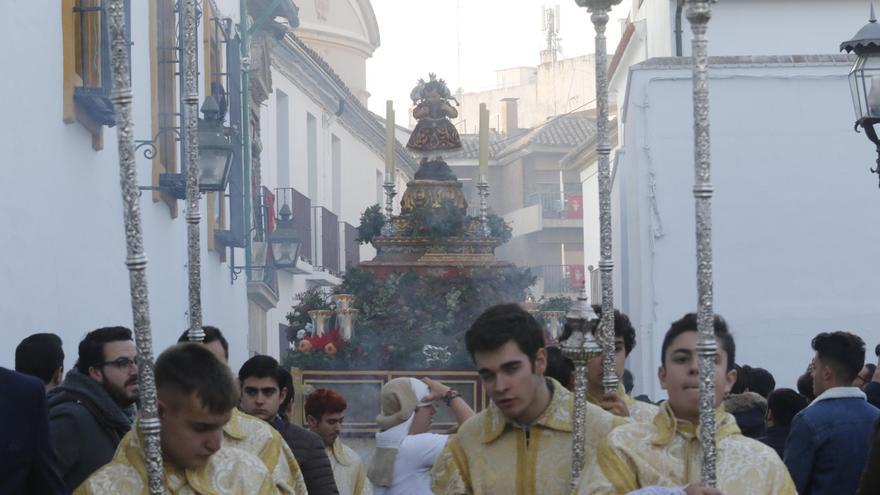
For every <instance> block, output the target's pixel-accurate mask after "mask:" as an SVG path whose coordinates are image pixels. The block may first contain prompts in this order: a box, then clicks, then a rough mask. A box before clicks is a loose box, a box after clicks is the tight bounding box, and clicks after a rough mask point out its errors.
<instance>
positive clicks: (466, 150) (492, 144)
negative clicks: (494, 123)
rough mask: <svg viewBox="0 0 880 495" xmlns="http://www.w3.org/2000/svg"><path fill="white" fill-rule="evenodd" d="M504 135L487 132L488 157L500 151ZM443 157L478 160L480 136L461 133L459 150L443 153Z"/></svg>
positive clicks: (447, 158)
mask: <svg viewBox="0 0 880 495" xmlns="http://www.w3.org/2000/svg"><path fill="white" fill-rule="evenodd" d="M503 141H504V136H502V135H500V134H497V133H494V132H493V133H491V134H489V157H493V156H495V155H497V154H498V152H499V151H501V149H502V146H503V144H504V143H503ZM443 158H444V159H446V160H478V159H479V158H480V136H479V134H462V135H461V150H459V151H457V152H455V153H444V154H443Z"/></svg>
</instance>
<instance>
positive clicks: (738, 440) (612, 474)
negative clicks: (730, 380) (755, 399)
mask: <svg viewBox="0 0 880 495" xmlns="http://www.w3.org/2000/svg"><path fill="white" fill-rule="evenodd" d="M715 418H716V419H715V421H716V436H715V438H716V445H717V448H716V460H715V470H716V476H717V480H718V489H719V490H720V491H721V492H722V493H724V494H725V495H796V494H797V492H796V490H795V487H794V483H793V482H792V480H791V477H790V476H789V474H788V470H787V469H786V468H785V464H783V463H782V460H781V459H779V456H778V455H777V454H776V452H775V451H774V450H773V449H771V448H770V447H768V446H766V445H764V444H763V443H761V442H758V441H757V440H752V439H751V438H747V437H744V436H743V435H742V433H740V430H739V427H737V425H736V420H735V419H734V417H733V416H732V415H730V414H728V413H726V412H724V409H723V407H722V408H719V409H718V411H717V412H716V416H715ZM701 464H702V448H701V446H700V440H699V436H698V428H697V427H695V426H694V425H693V424H691V423H687V422H683V421H678V420H676V419H675V416H674V415H673V413H672V410H671V408H670V407H669V404H668V403H664V404H663V405H662V406H661V407H660V412H659V413H658V414H657V416H656V417H655V418H654V421H653V422H651V423H640V422H633V423H630V424H627V425H624V426H621V427H620V428H617V429H615V430H614V431H613V432H611V434H610V435H608V442H607V444H606V445H604V446H603V447H602V448H601V449H600V451H599V458H598V461H597V462H596V464H594V465H593V466H591V467H590V468H585V469H584V474H583V477H582V478H581V480H580V483H579V484H578V488H577V490H576V492H575V493H576V494H577V495H611V494H615V495H617V494H621V495H623V494H626V493H629V492H630V491H633V490H637V489H639V488H644V487H649V486H662V487H682V486H685V485H688V484H697V483H699V481H700V466H701Z"/></svg>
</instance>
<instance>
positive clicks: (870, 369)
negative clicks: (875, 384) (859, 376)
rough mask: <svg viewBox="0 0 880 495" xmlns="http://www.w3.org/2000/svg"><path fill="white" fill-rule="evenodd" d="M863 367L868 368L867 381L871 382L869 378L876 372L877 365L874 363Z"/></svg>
mask: <svg viewBox="0 0 880 495" xmlns="http://www.w3.org/2000/svg"><path fill="white" fill-rule="evenodd" d="M865 367H866V368H868V376H869V378H868V381H870V380H871V378H870V377H871V376H874V372H876V371H877V365H876V364H874V363H865Z"/></svg>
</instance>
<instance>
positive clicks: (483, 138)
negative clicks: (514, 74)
mask: <svg viewBox="0 0 880 495" xmlns="http://www.w3.org/2000/svg"><path fill="white" fill-rule="evenodd" d="M480 182H482V183H486V182H489V109H488V108H486V104H485V103H480Z"/></svg>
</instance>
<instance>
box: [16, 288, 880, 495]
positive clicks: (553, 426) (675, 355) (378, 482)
mask: <svg viewBox="0 0 880 495" xmlns="http://www.w3.org/2000/svg"><path fill="white" fill-rule="evenodd" d="M595 310H596V311H599V310H600V308H598V307H596V308H595ZM614 322H615V325H614V327H615V364H616V369H617V373H618V380H619V382H620V383H621V385H620V386H619V387H618V390H617V391H616V392H609V393H606V392H605V390H604V388H603V385H602V375H603V369H602V362H601V358H594V359H592V360H591V361H590V362H589V363H588V366H587V369H586V378H587V400H588V404H587V410H586V415H585V430H584V431H585V435H584V438H583V440H582V441H583V445H582V446H581V447H582V449H581V450H582V452H583V458H584V463H583V470H582V473H581V475H580V476H579V477H578V478H577V479H572V474H571V466H572V442H573V441H574V438H573V425H574V421H575V419H574V411H573V401H574V394H573V388H574V382H575V376H574V373H575V368H574V365H573V363H572V362H571V361H570V360H568V359H567V358H566V357H565V356H564V355H563V353H562V352H561V351H560V349H559V348H558V347H554V346H548V345H547V340H546V339H545V332H544V331H543V329H542V327H541V325H540V324H539V323H538V322H537V321H536V320H535V318H534V317H533V316H532V315H531V314H530V313H529V312H528V311H526V310H524V309H523V308H521V307H520V306H519V305H516V304H503V305H498V306H494V307H492V308H489V309H488V310H486V311H485V312H484V313H483V314H481V315H480V316H479V317H478V318H477V319H476V320H475V321H474V322H473V324H472V325H471V327H470V328H469V329H468V331H467V332H466V333H465V345H466V347H467V351H468V352H469V353H470V356H471V358H472V359H473V362H474V365H475V369H476V371H477V373H478V375H479V377H480V380H481V381H482V384H483V386H484V389H485V390H486V393H487V395H488V398H489V399H490V402H489V405H488V407H486V408H484V409H483V410H482V411H480V412H478V413H475V412H474V411H473V409H472V408H471V407H470V405H468V403H467V402H466V401H465V400H464V399H463V398H462V397H461V395H460V394H459V393H458V391H456V390H455V389H454V388H451V387H449V386H448V385H446V384H443V383H441V382H439V381H436V380H432V379H430V378H422V379H416V378H408V377H403V378H395V379H393V380H390V381H388V382H386V383H385V384H384V385H383V386H382V388H381V392H380V395H379V397H377V398H376V400H377V402H378V403H379V405H380V413H379V415H378V417H377V418H376V423H377V425H378V432H377V433H376V435H375V450H374V452H373V453H372V457H371V459H369V462H368V464H369V465H365V463H364V461H363V460H362V459H361V457H360V456H359V455H358V453H357V452H356V451H355V450H354V449H353V448H351V447H350V446H348V445H346V444H345V443H344V442H343V440H342V437H341V432H342V431H343V425H344V421H345V413H346V410H347V409H348V403H347V402H346V399H345V398H344V397H343V396H342V395H340V393H338V392H337V391H334V390H332V389H330V388H318V389H314V390H311V391H310V392H309V393H308V395H307V396H306V397H304V400H303V401H302V402H303V411H304V414H303V424H302V425H298V424H295V422H292V418H293V417H294V415H293V404H294V397H295V394H296V393H297V390H295V389H294V382H293V379H292V377H291V375H290V373H289V372H288V371H287V370H285V369H284V368H283V367H282V366H280V365H279V363H278V362H277V361H276V360H275V359H274V358H272V357H270V356H262V355H257V356H253V357H251V358H250V359H248V360H247V361H246V362H245V363H244V364H243V365H242V366H241V367H240V369H239V370H238V373H237V377H236V376H234V375H233V372H232V371H231V370H230V368H229V366H228V357H229V343H228V342H227V340H226V338H225V337H224V335H223V333H222V332H221V331H220V330H219V329H217V328H216V327H211V326H205V327H203V329H204V332H205V339H204V340H203V341H202V342H199V343H192V342H188V339H187V333H186V332H184V333H183V334H182V335H181V336H180V340H179V342H178V344H177V345H175V346H172V347H170V348H168V349H165V350H164V351H163V352H162V353H161V354H159V356H158V357H157V358H156V361H155V365H154V373H153V377H154V381H155V386H156V390H157V401H156V404H155V405H154V406H155V407H156V410H157V411H158V420H159V423H160V425H161V430H160V450H161V458H162V464H163V467H164V488H165V492H166V493H169V494H274V493H281V494H296V495H301V494H307V493H308V494H313V495H315V494H319V495H324V494H343V495H369V494H376V495H422V494H432V493H433V494H438V495H469V494H473V495H492V494H514V493H516V494H547V495H555V494H576V495H593V494H599V495H601V494H636V495H653V494H669V495H681V494H686V495H698V494H702V495H714V494H727V495H738V494H741V495H788V494H795V493H801V494H810V495H824V494H829V495H831V494H833V495H868V494H877V493H880V431H878V428H880V409H878V407H880V370H878V369H877V366H876V365H875V364H873V363H866V347H865V342H864V341H863V340H862V339H861V338H860V337H859V336H857V335H855V334H852V333H848V332H842V331H836V332H830V333H820V334H819V335H817V336H816V337H815V338H814V339H813V340H812V343H811V344H812V349H813V351H814V357H813V359H812V362H811V363H810V364H809V366H808V367H807V370H806V371H805V373H804V374H803V375H802V376H801V377H800V378H799V379H798V381H797V384H796V387H795V388H796V390H795V389H792V388H776V382H775V380H774V378H773V376H772V374H771V373H770V372H768V371H767V370H765V369H762V368H758V367H752V366H748V365H740V364H737V361H736V343H735V340H734V337H733V335H732V333H731V332H730V331H729V329H728V327H727V323H726V322H725V321H724V320H723V318H721V317H719V316H716V317H715V320H714V334H715V337H716V341H717V348H718V352H717V359H716V362H715V372H714V383H715V407H716V413H715V423H716V434H715V446H716V447H715V453H716V473H715V474H716V478H717V486H716V487H707V486H703V485H701V484H700V473H701V464H702V447H701V443H700V431H699V417H700V407H699V378H698V355H697V340H698V335H697V318H696V315H694V314H688V315H685V316H684V317H682V318H681V319H679V320H677V321H675V322H673V323H672V324H671V325H670V327H669V329H668V331H667V332H666V334H665V336H664V339H663V342H662V346H661V363H662V364H661V366H660V368H659V370H658V375H657V378H658V380H659V383H660V385H661V387H662V388H663V389H664V390H665V391H666V394H667V396H668V398H667V399H666V400H664V401H661V402H660V403H653V402H651V401H650V400H649V399H648V398H647V397H644V396H639V397H633V396H632V395H631V387H632V385H631V383H632V379H631V376H628V372H627V371H626V370H625V363H626V358H627V356H628V355H629V354H630V353H631V352H632V350H633V349H634V348H635V346H636V332H635V329H634V328H633V326H632V324H631V323H630V321H629V319H628V318H627V316H626V315H625V314H623V313H620V312H619V311H615V314H614ZM571 335H572V329H571V328H566V329H565V332H563V335H562V337H561V340H563V341H564V340H565V339H567V338H570V336H571ZM132 337H133V336H132V332H131V330H129V329H127V328H125V327H105V328H99V329H96V330H93V331H91V332H89V333H88V334H87V335H86V336H85V338H83V340H82V341H81V342H80V343H79V348H78V356H77V360H76V364H75V366H74V368H73V369H71V370H69V371H68V372H67V373H66V374H65V373H64V352H63V349H62V342H61V339H60V338H59V337H58V336H57V335H54V334H50V333H38V334H34V335H31V336H29V337H27V338H26V339H24V340H23V341H22V342H21V343H20V344H19V346H18V347H17V348H16V352H15V370H16V371H11V370H8V369H5V368H0V389H2V390H3V391H4V393H3V394H0V425H2V426H0V494H27V495H40V494H53V495H54V494H69V493H73V494H76V495H90V494H96V495H97V494H129V493H131V494H140V493H147V492H148V474H147V471H148V468H147V466H148V463H149V456H148V455H147V453H146V451H147V450H148V449H147V446H146V442H145V438H144V434H143V430H144V429H149V422H145V423H144V424H141V421H142V420H143V419H142V418H141V417H140V416H139V414H138V406H139V401H140V400H144V397H143V394H141V390H140V386H139V382H138V369H139V366H138V353H137V348H136V346H135V344H134V341H133V338H132ZM875 354H878V357H880V346H878V348H877V349H876V350H875ZM299 392H300V393H303V391H302V390H300V391H299ZM141 406H142V404H141ZM441 407H447V408H449V411H450V413H451V416H452V417H454V418H455V422H456V426H455V427H454V428H453V429H452V430H450V431H447V432H445V433H444V434H440V433H435V432H433V431H432V430H433V429H432V417H433V416H434V414H435V413H436V411H437V410H438V409H439V408H441Z"/></svg>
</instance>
